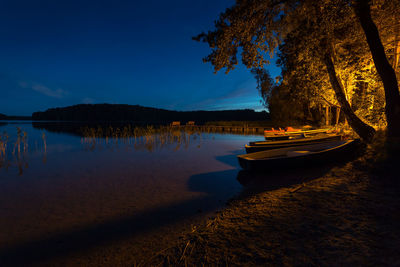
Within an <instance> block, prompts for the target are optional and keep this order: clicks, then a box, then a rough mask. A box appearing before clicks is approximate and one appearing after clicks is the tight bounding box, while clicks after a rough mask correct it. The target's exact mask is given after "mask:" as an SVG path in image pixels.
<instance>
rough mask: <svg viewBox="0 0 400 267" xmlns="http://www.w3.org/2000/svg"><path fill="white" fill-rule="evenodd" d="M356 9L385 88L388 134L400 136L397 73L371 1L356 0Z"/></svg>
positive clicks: (399, 103)
mask: <svg viewBox="0 0 400 267" xmlns="http://www.w3.org/2000/svg"><path fill="white" fill-rule="evenodd" d="M354 10H355V13H356V15H357V16H358V19H359V20H360V23H361V26H362V28H363V30H364V33H365V36H366V38H367V42H368V46H369V48H370V50H371V54H372V58H373V60H374V63H375V67H376V70H377V71H378V74H379V76H380V77H381V79H382V82H383V87H384V89H385V100H386V108H385V112H386V120H387V123H388V136H389V137H400V94H399V87H398V84H397V78H396V73H395V72H394V70H393V68H392V66H391V65H390V63H389V61H388V60H387V57H386V54H385V49H384V48H383V45H382V42H381V39H380V37H379V33H378V29H377V27H376V25H375V23H374V21H373V20H372V17H371V9H370V5H369V1H367V0H355V5H354Z"/></svg>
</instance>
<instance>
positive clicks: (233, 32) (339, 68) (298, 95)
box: [196, 0, 375, 141]
mask: <svg viewBox="0 0 400 267" xmlns="http://www.w3.org/2000/svg"><path fill="white" fill-rule="evenodd" d="M215 27H216V29H215V30H214V31H209V32H208V33H207V34H204V33H203V34H200V35H199V36H197V38H196V39H197V40H202V41H205V42H207V43H208V44H209V45H210V47H211V48H212V53H211V54H210V55H209V56H207V57H206V58H205V59H204V60H205V61H207V62H211V63H212V64H213V65H214V68H215V71H218V70H220V69H222V68H224V67H225V68H226V72H229V71H230V70H232V69H234V66H235V65H236V64H238V59H237V55H238V54H239V53H240V54H241V59H242V62H243V64H245V65H246V66H247V67H248V68H252V69H253V68H258V69H262V68H264V66H265V64H267V63H268V60H267V59H268V57H267V55H268V54H272V53H273V52H274V51H275V49H276V48H277V47H278V45H281V46H280V49H281V50H282V51H283V53H282V54H283V55H284V56H283V57H282V56H281V57H280V59H282V61H283V63H282V66H283V67H284V68H283V81H282V83H281V85H279V91H281V90H282V89H283V88H285V89H286V91H287V92H288V93H287V94H286V95H289V96H291V97H293V98H294V99H296V100H303V101H304V102H307V101H308V102H309V103H308V105H315V103H317V102H318V101H321V100H320V99H321V98H322V99H324V100H328V101H331V102H336V101H337V103H339V104H340V106H341V108H342V110H343V111H344V113H345V115H346V118H347V120H348V122H349V124H350V126H351V127H352V128H353V129H354V130H355V131H356V132H357V133H358V134H359V135H360V136H361V137H362V138H363V139H365V140H367V141H368V140H370V139H371V138H372V136H373V134H374V132H375V131H374V129H373V128H372V127H370V126H369V125H368V124H366V123H365V122H363V121H362V120H361V119H360V118H359V117H358V116H357V115H356V114H355V113H354V112H353V110H352V108H351V106H350V103H349V96H351V95H352V94H349V91H352V93H353V94H354V92H357V91H356V90H354V88H355V84H356V83H358V85H360V84H361V83H360V82H361V81H362V80H363V79H360V78H359V77H364V76H363V75H360V73H362V72H363V71H365V70H364V69H365V67H360V66H359V65H360V64H359V63H358V62H362V61H360V59H361V58H362V56H364V55H365V47H366V46H365V45H361V46H360V47H361V48H358V45H359V44H362V43H363V42H362V41H359V39H360V37H361V35H360V32H362V30H361V28H360V27H359V25H358V23H357V20H356V18H355V15H354V12H353V9H352V6H351V5H350V3H349V1H346V0H337V1H333V0H323V1H311V0H310V1H306V0H305V1H290V0H287V1H284V0H282V1H277V0H247V1H244V0H243V1H240V0H238V1H237V2H236V4H235V5H234V6H233V7H232V8H229V9H227V10H226V11H225V12H224V13H222V14H221V15H220V17H219V20H218V21H217V22H216V24H215ZM354 36H356V37H357V38H354ZM349 40H350V41H349ZM351 40H353V41H351ZM364 43H365V42H364ZM292 58H294V59H292ZM285 60H286V61H285ZM346 65H347V67H346ZM350 67H351V68H350ZM355 70H356V71H355ZM301 75H304V76H305V77H304V78H301ZM356 77H358V78H356ZM299 81H301V82H299ZM294 82H298V83H294ZM328 84H329V87H330V88H329V89H328V88H327V86H328ZM304 85H307V86H304ZM296 87H297V89H296ZM300 87H303V89H301V88H300ZM271 88H272V89H271V90H270V93H269V94H266V95H267V96H269V97H270V100H272V98H271V97H273V95H274V94H273V92H275V95H276V91H277V88H276V86H272V87H271ZM359 88H362V86H359ZM332 89H333V90H332ZM350 89H351V90H350ZM358 91H360V90H358ZM333 92H334V93H333ZM346 92H347V93H346ZM361 93H362V92H361ZM279 95H280V96H281V97H282V96H283V95H284V94H282V93H281V92H279Z"/></svg>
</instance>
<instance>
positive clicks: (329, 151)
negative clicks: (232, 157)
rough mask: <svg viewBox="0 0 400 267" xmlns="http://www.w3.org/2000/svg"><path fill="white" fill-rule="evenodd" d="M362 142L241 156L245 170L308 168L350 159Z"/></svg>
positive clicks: (290, 148) (241, 162) (327, 144)
mask: <svg viewBox="0 0 400 267" xmlns="http://www.w3.org/2000/svg"><path fill="white" fill-rule="evenodd" d="M359 144H360V140H359V139H355V140H337V141H330V142H323V143H317V144H309V145H303V146H294V147H293V146H291V147H286V148H279V149H272V150H265V151H260V152H254V153H249V154H244V155H239V156H237V157H238V160H239V164H240V166H241V167H242V168H243V169H245V170H271V169H276V168H282V169H287V168H293V167H307V166H312V165H316V164H324V163H328V162H331V163H332V162H339V161H342V160H345V159H348V158H349V157H351V156H352V155H354V152H356V151H357V148H358V147H359Z"/></svg>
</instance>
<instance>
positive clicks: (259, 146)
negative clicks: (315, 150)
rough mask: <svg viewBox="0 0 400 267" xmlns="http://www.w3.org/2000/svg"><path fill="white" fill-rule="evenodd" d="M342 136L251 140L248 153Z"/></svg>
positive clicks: (318, 141)
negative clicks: (268, 140)
mask: <svg viewBox="0 0 400 267" xmlns="http://www.w3.org/2000/svg"><path fill="white" fill-rule="evenodd" d="M341 138H342V136H340V135H330V136H323V137H315V138H311V137H310V138H308V137H306V138H301V139H292V140H287V141H275V142H274V141H270V142H265V141H264V142H251V143H250V145H246V146H245V149H246V153H254V152H259V151H264V150H270V149H278V148H286V147H293V146H303V145H308V144H315V143H322V142H328V141H334V140H340V139H341Z"/></svg>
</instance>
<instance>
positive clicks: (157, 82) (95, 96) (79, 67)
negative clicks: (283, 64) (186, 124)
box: [0, 0, 279, 115]
mask: <svg viewBox="0 0 400 267" xmlns="http://www.w3.org/2000/svg"><path fill="white" fill-rule="evenodd" d="M233 3H234V1H233V0H198V1H188V0H171V1H165V0H146V1H134V0H132V1H101V0H96V1H92V0H87V1H84V0H80V1H75V0H67V1H65V0H51V1H40V0H35V1H32V0H0V36H1V37H0V93H1V95H0V113H4V114H7V115H31V113H32V112H34V111H39V110H46V109H47V108H51V107H60V106H68V105H73V104H79V103H115V104H132V105H135V104H138V105H142V106H149V107H157V108H165V109H173V110H220V109H243V108H251V109H255V110H261V109H263V107H262V105H261V103H260V100H261V98H260V96H259V94H258V91H257V89H256V82H255V80H254V78H253V76H252V75H251V74H250V72H249V70H247V69H246V68H245V67H243V66H240V67H238V68H237V69H235V70H234V71H232V72H230V73H229V74H228V75H226V74H225V73H224V70H222V71H220V72H219V73H218V74H214V70H213V67H212V65H211V64H209V63H203V62H202V58H203V57H205V56H206V55H208V54H209V53H210V51H211V50H210V48H209V47H208V45H207V44H205V43H199V42H196V41H193V40H192V39H191V37H192V36H195V35H197V34H199V33H201V32H202V31H207V30H209V29H212V28H213V23H214V21H215V20H216V19H217V17H218V14H219V13H221V12H222V11H224V10H225V9H226V8H227V7H229V6H231V5H232V4H233ZM270 72H271V74H272V76H273V77H274V76H276V75H279V70H278V69H277V68H275V67H273V68H272V67H271V69H270Z"/></svg>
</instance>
